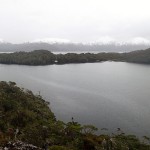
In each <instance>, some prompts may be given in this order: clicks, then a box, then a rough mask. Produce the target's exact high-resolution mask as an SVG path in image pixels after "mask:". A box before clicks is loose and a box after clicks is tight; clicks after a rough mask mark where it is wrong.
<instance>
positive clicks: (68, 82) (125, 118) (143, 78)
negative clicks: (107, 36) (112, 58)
mask: <svg viewBox="0 0 150 150" xmlns="http://www.w3.org/2000/svg"><path fill="white" fill-rule="evenodd" d="M0 80H1V81H15V82H16V83H17V84H18V85H19V86H21V87H24V88H27V89H29V90H32V91H33V92H34V93H35V94H38V93H39V92H40V94H41V95H42V96H43V98H44V99H46V100H47V101H49V102H50V107H51V109H52V111H53V112H54V113H55V115H56V117H57V119H59V120H63V121H66V122H67V121H71V118H72V117H74V120H75V121H78V122H80V123H82V124H92V125H95V126H96V127H98V128H99V129H101V128H108V129H109V131H110V132H115V131H116V129H117V128H121V129H122V130H123V131H124V132H127V133H130V134H136V135H140V136H142V135H150V130H149V128H150V65H141V64H132V63H125V62H103V63H86V64H65V65H48V66H20V65H0ZM100 132H101V131H100Z"/></svg>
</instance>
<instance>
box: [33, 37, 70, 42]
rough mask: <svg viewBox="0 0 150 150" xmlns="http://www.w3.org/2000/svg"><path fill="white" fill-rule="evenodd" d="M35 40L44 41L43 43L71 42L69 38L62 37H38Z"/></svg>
mask: <svg viewBox="0 0 150 150" xmlns="http://www.w3.org/2000/svg"><path fill="white" fill-rule="evenodd" d="M32 42H33V43H34V42H35V43H36V42H43V43H70V40H68V39H60V38H44V39H36V40H33V41H32Z"/></svg>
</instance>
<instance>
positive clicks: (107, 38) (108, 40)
mask: <svg viewBox="0 0 150 150" xmlns="http://www.w3.org/2000/svg"><path fill="white" fill-rule="evenodd" d="M116 42H117V40H116V39H115V38H113V37H110V36H103V37H100V38H99V39H98V40H96V41H95V42H92V43H97V44H115V43H116Z"/></svg>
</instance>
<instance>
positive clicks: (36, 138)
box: [0, 81, 150, 150]
mask: <svg viewBox="0 0 150 150" xmlns="http://www.w3.org/2000/svg"><path fill="white" fill-rule="evenodd" d="M97 130H98V129H97V128H96V127H94V126H93V125H81V124H80V123H78V122H76V121H75V120H74V118H72V119H71V121H70V122H68V123H64V122H63V121H59V120H57V119H56V117H55V115H54V114H53V112H52V111H51V109H50V103H49V102H46V101H45V100H44V99H43V98H42V97H41V95H34V94H33V93H32V92H31V91H29V90H25V89H23V88H19V87H18V86H17V85H16V83H14V82H4V81H1V82H0V149H2V150H3V149H6V148H7V149H8V150H17V149H24V150H30V149H32V150H40V149H45V150H46V149H47V150H149V149H150V145H149V142H150V138H148V137H143V140H139V139H138V138H137V137H136V136H134V135H126V134H125V133H123V131H121V129H120V128H117V130H116V133H112V134H111V135H107V134H100V135H97V134H95V132H96V131H97ZM101 130H103V131H106V130H107V129H105V128H103V129H101ZM106 133H107V132H106ZM31 144H32V145H31ZM23 147H24V148H23Z"/></svg>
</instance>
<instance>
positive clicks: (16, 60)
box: [0, 49, 150, 65]
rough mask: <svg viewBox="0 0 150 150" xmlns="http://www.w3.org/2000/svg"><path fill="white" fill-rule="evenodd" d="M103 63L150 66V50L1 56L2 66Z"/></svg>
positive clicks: (30, 53)
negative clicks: (144, 64) (143, 64)
mask: <svg viewBox="0 0 150 150" xmlns="http://www.w3.org/2000/svg"><path fill="white" fill-rule="evenodd" d="M102 61H124V62H134V63H146V64H150V49H146V50H139V51H133V52H129V53H106V52H105V53H104V52H103V53H98V54H94V53H81V54H76V53H67V54H53V53H51V52H50V51H47V50H35V51H32V52H15V53H2V54H0V63H1V64H19V65H50V64H66V63H87V62H89V63H93V62H102Z"/></svg>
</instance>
